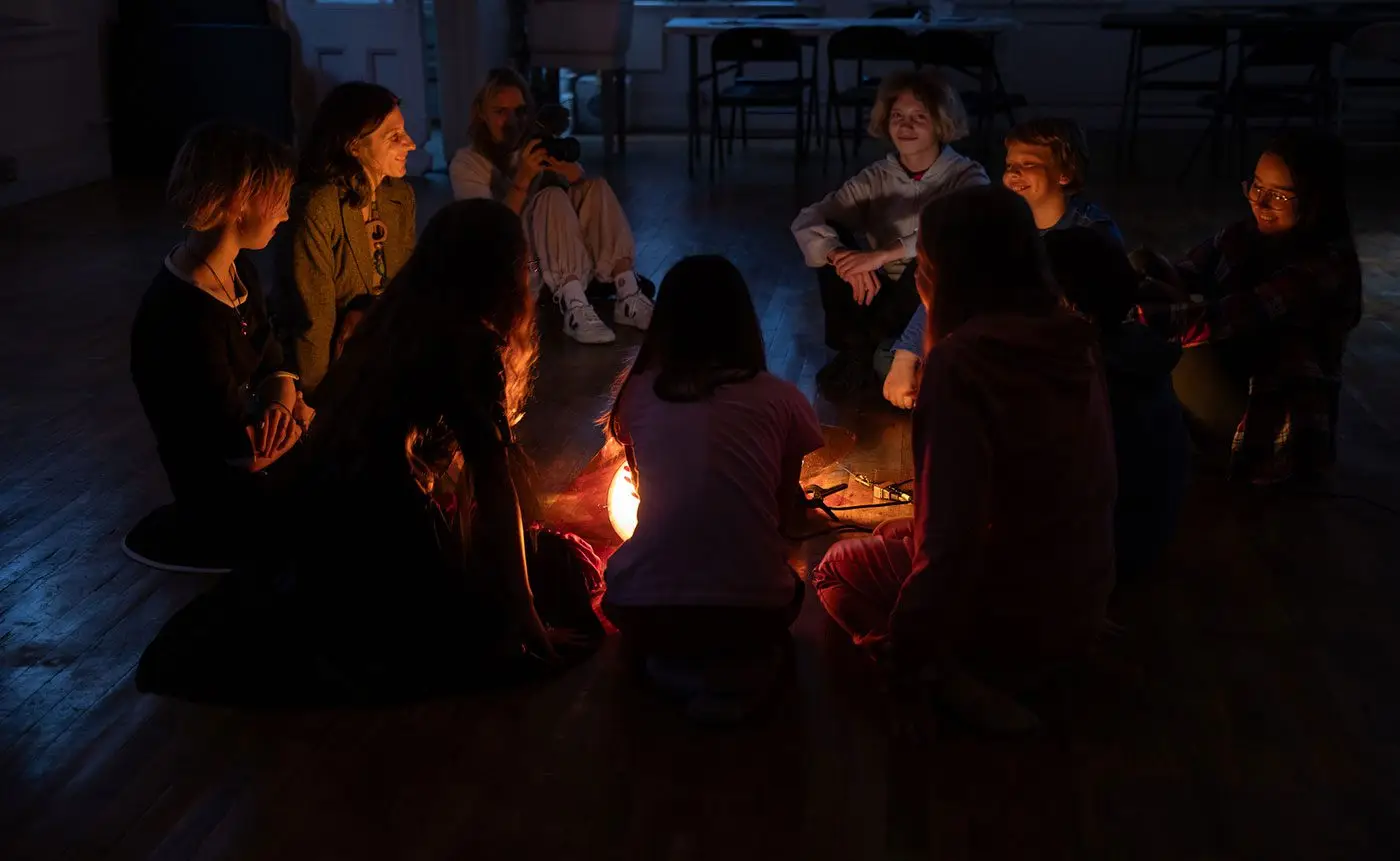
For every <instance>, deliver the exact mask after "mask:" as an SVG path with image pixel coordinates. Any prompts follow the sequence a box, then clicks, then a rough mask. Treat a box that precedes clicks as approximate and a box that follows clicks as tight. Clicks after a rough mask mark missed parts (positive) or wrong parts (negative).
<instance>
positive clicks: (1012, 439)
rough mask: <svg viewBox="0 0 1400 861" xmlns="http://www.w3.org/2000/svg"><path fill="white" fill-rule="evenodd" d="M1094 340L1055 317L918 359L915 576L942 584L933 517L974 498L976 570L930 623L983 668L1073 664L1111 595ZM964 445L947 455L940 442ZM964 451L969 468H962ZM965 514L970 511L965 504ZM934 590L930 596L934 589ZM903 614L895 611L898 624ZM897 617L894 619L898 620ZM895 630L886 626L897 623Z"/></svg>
mask: <svg viewBox="0 0 1400 861" xmlns="http://www.w3.org/2000/svg"><path fill="white" fill-rule="evenodd" d="M1095 340H1096V333H1095V331H1094V329H1093V326H1092V325H1091V324H1090V323H1089V322H1088V321H1086V320H1083V319H1082V318H1079V317H1077V316H1075V315H1073V314H1071V313H1069V312H1067V311H1056V312H1053V313H1051V314H1049V315H1045V316H1038V317H1037V316H1027V315H1020V314H994V315H984V316H979V317H977V318H974V319H973V320H971V321H969V322H968V323H966V324H965V325H963V326H961V327H960V328H959V329H958V330H957V331H956V332H954V333H953V334H952V335H951V336H949V337H948V338H946V339H944V340H943V341H941V342H939V343H938V344H937V345H936V346H935V347H934V348H933V350H931V351H930V352H929V356H928V365H927V368H926V370H925V373H924V377H923V382H922V385H921V388H920V393H919V401H918V405H917V406H916V407H915V412H914V436H915V439H916V443H915V460H916V466H917V470H918V472H917V478H916V480H915V488H916V490H915V495H916V501H915V509H916V512H917V514H916V522H915V531H914V547H915V561H914V573H913V575H912V576H913V577H916V578H917V577H919V576H920V575H921V573H924V572H925V570H926V573H927V576H928V577H929V578H932V579H934V580H938V579H940V578H942V577H943V575H944V574H945V572H947V573H949V574H951V575H952V577H951V578H950V582H949V583H948V584H947V585H946V586H944V587H942V588H954V584H953V582H952V580H956V579H959V577H960V575H961V574H963V573H965V572H960V571H958V570H957V569H958V567H959V564H958V562H957V561H956V560H955V557H956V556H957V554H959V553H960V552H962V551H965V550H966V549H967V548H965V547H959V546H957V545H956V544H955V543H953V544H950V543H949V542H948V541H947V537H946V535H945V534H943V533H942V532H941V527H940V521H939V520H937V519H936V518H937V512H940V511H946V510H947V508H948V507H950V506H959V505H966V504H967V503H968V502H969V496H974V497H975V496H980V497H981V498H982V500H984V505H985V508H984V509H983V510H984V511H985V516H986V523H985V531H984V532H983V533H982V535H981V540H980V556H981V564H980V565H979V566H978V567H979V569H980V570H979V572H978V573H977V574H975V575H973V576H972V577H971V578H970V579H969V580H966V581H963V582H964V583H965V584H966V585H967V587H968V588H969V593H968V594H966V595H965V596H964V597H965V598H966V601H967V603H963V602H959V605H957V606H949V607H948V608H947V609H946V610H940V609H939V608H938V607H936V606H929V607H928V608H927V609H928V610H929V611H931V612H933V613H935V614H937V615H943V614H945V613H948V614H957V615H961V616H962V618H961V619H954V618H949V619H948V624H949V625H950V626H955V627H956V628H957V629H959V630H961V631H964V632H965V635H966V638H967V639H966V640H965V642H964V643H963V648H959V649H958V651H960V652H962V651H963V650H964V648H966V649H967V650H969V651H970V652H973V653H976V654H978V655H980V656H982V657H983V658H994V657H1003V656H1004V657H1009V658H1013V659H1017V660H1021V661H1024V660H1025V659H1026V658H1027V657H1028V656H1031V655H1034V656H1035V657H1036V658H1038V659H1051V658H1054V657H1058V656H1065V657H1068V656H1071V655H1074V654H1076V653H1080V652H1082V651H1083V650H1084V649H1085V648H1086V647H1087V645H1088V644H1089V643H1090V642H1092V640H1093V637H1094V636H1095V635H1096V634H1097V633H1098V632H1099V630H1100V629H1101V627H1102V623H1103V619H1104V611H1105V607H1106V603H1107V599H1108V595H1109V593H1110V592H1111V591H1112V588H1113V558H1114V557H1113V503H1114V497H1115V490H1116V486H1115V466H1114V448H1113V430H1112V426H1111V422H1110V419H1109V412H1108V401H1107V393H1106V391H1105V387H1104V383H1103V377H1102V370H1101V368H1100V366H1099V361H1098V359H1097V356H1096V348H1095ZM952 435H957V436H959V437H962V439H961V440H960V442H959V444H956V445H950V444H949V437H950V436H952ZM969 448H971V449H973V450H978V451H980V452H981V453H982V456H981V457H975V458H966V457H962V456H959V455H958V453H959V452H964V451H967V450H968V449H969ZM969 507H970V508H972V509H974V510H976V509H977V508H978V506H969ZM935 590H936V591H942V589H941V588H939V587H935ZM914 609H915V608H913V607H909V606H905V602H903V601H901V606H900V608H899V610H900V611H901V612H905V613H907V612H912V611H913V610H914ZM897 615H898V613H897ZM896 625H897V622H896Z"/></svg>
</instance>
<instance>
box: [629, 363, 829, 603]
mask: <svg viewBox="0 0 1400 861" xmlns="http://www.w3.org/2000/svg"><path fill="white" fill-rule="evenodd" d="M656 376H657V375H656V374H655V373H644V374H640V375H638V376H637V377H635V378H634V379H632V380H631V381H630V384H629V385H628V386H627V389H626V392H625V393H624V396H623V397H622V399H621V401H620V403H619V406H618V410H619V413H618V419H619V423H620V425H621V428H622V432H623V433H624V434H625V440H626V442H627V443H628V444H629V445H630V446H631V447H632V449H633V457H634V458H635V462H636V466H637V470H638V474H639V476H640V477H641V478H640V486H639V491H640V492H639V494H638V496H639V498H640V505H639V509H638V518H637V529H636V531H635V532H634V533H633V535H632V537H631V539H629V540H628V541H627V542H626V543H624V544H623V545H622V547H620V548H619V549H618V551H617V552H616V553H615V554H614V555H613V557H612V559H611V560H610V561H609V563H608V600H609V601H610V602H612V603H615V604H630V605H673V606H674V605H728V606H781V605H783V604H786V603H787V602H788V601H790V600H791V599H792V592H793V582H792V572H791V570H790V569H789V568H788V566H787V544H786V542H785V541H784V539H783V538H782V536H781V534H780V532H779V529H780V523H781V519H782V512H781V511H780V510H779V502H778V499H779V493H780V489H781V482H782V480H783V476H782V461H783V458H784V457H785V456H787V455H788V454H789V452H792V451H794V447H795V446H797V447H801V444H802V443H806V444H807V445H808V446H810V447H816V446H819V445H820V444H821V437H820V428H819V427H817V426H816V422H815V417H814V416H812V415H811V407H810V406H809V405H808V404H807V402H806V399H805V398H804V397H803V396H802V394H801V393H800V392H799V391H798V390H797V388H796V387H795V386H793V385H792V384H791V383H789V382H786V381H784V380H781V379H778V378H777V377H775V376H773V375H772V374H769V373H768V372H766V371H764V372H760V373H759V374H758V375H757V376H754V377H753V378H752V379H748V380H744V381H741V382H735V383H729V384H726V385H722V386H720V387H718V388H717V389H715V391H714V393H713V394H711V395H710V396H708V397H707V398H705V399H703V400H699V401H693V402H689V403H676V402H667V401H663V400H662V399H661V398H659V397H658V396H657V394H656V392H655V383H656ZM813 443H815V445H812V444H813ZM802 453H805V452H802ZM802 453H799V454H797V457H799V458H800V457H801V454H802Z"/></svg>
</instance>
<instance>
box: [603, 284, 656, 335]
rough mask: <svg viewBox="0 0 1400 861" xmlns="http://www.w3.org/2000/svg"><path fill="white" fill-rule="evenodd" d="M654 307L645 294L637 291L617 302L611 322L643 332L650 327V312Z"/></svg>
mask: <svg viewBox="0 0 1400 861" xmlns="http://www.w3.org/2000/svg"><path fill="white" fill-rule="evenodd" d="M655 307H656V306H655V305H654V304H652V301H651V300H650V299H648V298H647V294H645V293H643V292H642V291H640V290H638V291H637V292H636V293H633V294H632V295H631V296H628V297H627V298H626V299H618V300H617V304H616V305H614V306H613V322H615V323H617V324H618V325H619V326H631V327H633V328H635V329H641V330H642V331H643V332H645V331H646V330H647V327H648V326H650V325H651V312H652V310H653V309H654V308H655Z"/></svg>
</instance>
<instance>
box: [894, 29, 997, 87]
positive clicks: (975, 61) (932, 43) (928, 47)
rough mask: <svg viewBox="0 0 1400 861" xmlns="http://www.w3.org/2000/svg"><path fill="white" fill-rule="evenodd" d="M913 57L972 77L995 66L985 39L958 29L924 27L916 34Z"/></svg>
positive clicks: (922, 62) (990, 48) (920, 61)
mask: <svg viewBox="0 0 1400 861" xmlns="http://www.w3.org/2000/svg"><path fill="white" fill-rule="evenodd" d="M914 59H915V61H916V62H918V64H919V65H921V66H944V67H947V68H949V69H953V70H955V71H958V72H962V73H963V74H966V75H971V76H973V77H977V76H978V75H980V74H981V73H982V70H983V69H986V68H996V57H995V56H993V55H992V47H991V45H990V44H989V43H988V42H987V40H986V39H983V38H982V37H981V36H979V35H977V34H976V33H967V32H963V31H959V30H925V31H924V32H922V33H920V34H919V35H917V36H915V37H914Z"/></svg>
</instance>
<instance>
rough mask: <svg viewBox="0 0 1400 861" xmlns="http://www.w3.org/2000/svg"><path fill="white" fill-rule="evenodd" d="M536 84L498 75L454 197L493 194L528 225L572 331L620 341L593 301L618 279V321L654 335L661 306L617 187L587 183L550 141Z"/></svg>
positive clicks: (459, 161) (456, 172) (461, 160)
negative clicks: (597, 285)
mask: <svg viewBox="0 0 1400 861" xmlns="http://www.w3.org/2000/svg"><path fill="white" fill-rule="evenodd" d="M540 130H541V129H540V123H539V122H538V115H537V112H536V108H535V105H534V102H533V100H532V99H531V97H530V88H529V86H528V85H527V84H526V83H525V80H524V79H523V78H521V77H520V75H519V74H517V73H516V72H515V71H513V70H511V69H494V70H492V71H491V72H490V73H489V74H488V75H487V78H486V83H485V84H484V85H483V86H482V88H481V90H480V91H479V92H478V93H477V94H476V97H475V98H474V99H473V100H472V112H471V145H470V146H468V147H466V148H464V149H461V150H458V151H457V154H456V155H454V156H453V157H452V165H451V168H450V174H451V177H452V193H453V195H454V196H455V197H456V198H457V199H458V200H465V199H469V198H480V197H486V198H491V199H493V200H496V201H499V202H501V203H504V204H505V205H506V206H508V207H510V208H511V209H512V210H513V211H515V212H516V213H517V214H518V215H520V216H521V217H522V218H523V219H524V221H525V230H526V235H527V236H529V239H530V247H531V250H532V251H533V252H534V255H535V260H536V265H537V266H538V269H539V272H538V274H539V276H540V277H541V278H542V279H543V280H544V283H545V284H546V285H547V286H548V287H549V289H550V292H551V293H552V294H553V296H554V300H555V301H556V302H557V303H558V304H559V310H560V311H561V312H562V313H563V315H564V332H565V334H567V335H568V336H569V337H571V338H573V339H574V340H575V341H578V342H579V343H582V344H610V343H612V342H613V341H614V340H616V339H617V335H616V334H615V333H614V332H613V330H612V329H610V328H608V325H607V324H606V323H604V322H603V321H602V319H600V318H599V317H598V314H597V312H595V311H594V310H593V306H592V305H590V304H589V302H588V294H587V288H588V285H589V283H590V282H591V281H592V280H593V279H594V278H595V277H596V278H597V279H598V280H600V281H605V282H612V284H613V286H614V288H615V289H616V294H617V302H616V305H615V306H614V309H613V321H614V322H615V323H617V324H619V325H623V326H632V327H634V328H637V329H642V330H646V328H647V327H648V326H650V325H651V314H652V301H651V299H650V298H649V297H648V296H647V295H646V293H645V292H644V291H643V290H642V285H641V282H640V281H639V279H638V277H637V273H636V271H635V270H634V269H633V266H634V265H635V263H636V257H637V248H636V242H635V241H634V239H633V238H632V227H631V225H629V224H628V222H627V216H626V215H625V214H624V213H623V211H622V204H620V203H618V200H617V195H616V194H614V193H613V190H612V186H610V185H608V181H607V180H606V179H603V178H601V177H590V178H587V179H585V178H584V173H583V167H582V165H580V164H579V163H578V162H577V161H565V160H563V159H560V158H556V157H554V156H552V155H550V153H549V152H548V151H547V149H548V148H547V147H546V146H545V145H544V144H543V143H541V141H540V137H539V134H540Z"/></svg>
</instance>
